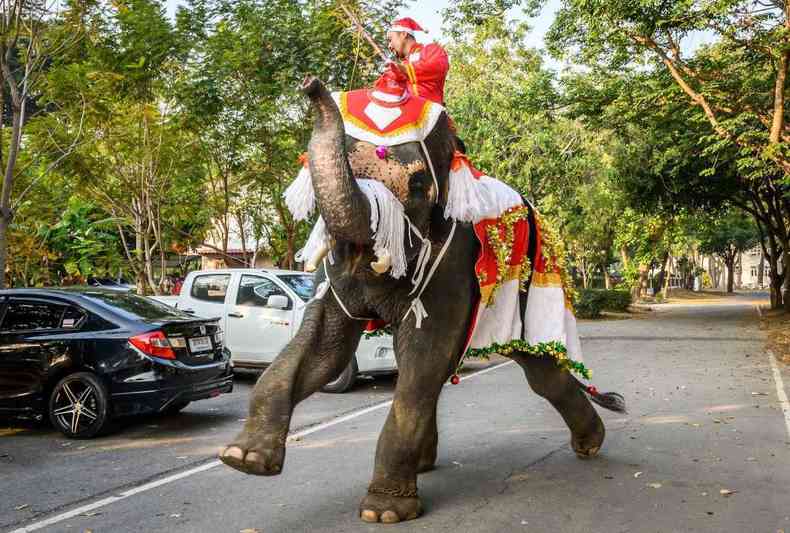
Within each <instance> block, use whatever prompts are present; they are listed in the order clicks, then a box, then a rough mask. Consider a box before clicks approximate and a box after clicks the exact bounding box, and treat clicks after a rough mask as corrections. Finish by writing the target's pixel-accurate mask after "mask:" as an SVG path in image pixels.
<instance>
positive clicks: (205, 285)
mask: <svg viewBox="0 0 790 533" xmlns="http://www.w3.org/2000/svg"><path fill="white" fill-rule="evenodd" d="M228 285H230V274H209V275H205V276H197V277H196V278H195V280H194V281H193V282H192V290H191V291H190V295H191V296H192V298H195V299H196V300H203V301H204V302H218V303H223V302H224V301H225V295H226V294H227V293H228Z"/></svg>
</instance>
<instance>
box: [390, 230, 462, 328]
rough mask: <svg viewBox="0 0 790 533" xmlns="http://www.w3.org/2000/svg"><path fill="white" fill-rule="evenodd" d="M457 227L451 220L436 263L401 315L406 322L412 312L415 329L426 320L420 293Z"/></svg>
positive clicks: (431, 276)
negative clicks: (451, 223)
mask: <svg viewBox="0 0 790 533" xmlns="http://www.w3.org/2000/svg"><path fill="white" fill-rule="evenodd" d="M457 225H458V223H457V222H456V221H455V220H453V226H452V228H450V235H448V236H447V240H446V241H444V244H443V245H442V249H441V250H439V255H437V256H436V261H434V262H433V265H431V269H430V270H429V271H428V275H427V276H425V279H424V280H423V283H422V287H421V288H420V292H418V293H417V296H416V297H415V298H414V299H413V300H412V301H411V305H410V306H409V309H408V310H407V311H406V314H405V315H403V320H406V318H407V317H408V316H409V313H412V312H413V313H414V318H415V319H416V326H417V329H420V328H422V321H423V319H425V318H428V312H427V311H426V310H425V305H423V303H422V300H421V299H420V298H421V297H422V293H423V292H425V289H426V288H427V287H428V284H429V283H430V282H431V278H433V275H434V274H435V273H436V269H437V268H439V263H441V262H442V258H443V257H444V254H445V253H447V250H448V249H449V248H450V243H451V242H452V240H453V236H454V235H455V227H456V226H457ZM412 292H414V291H412Z"/></svg>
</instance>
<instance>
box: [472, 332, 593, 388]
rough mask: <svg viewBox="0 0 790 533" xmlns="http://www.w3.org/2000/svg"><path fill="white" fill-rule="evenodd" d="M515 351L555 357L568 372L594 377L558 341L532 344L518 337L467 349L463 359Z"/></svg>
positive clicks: (484, 357) (559, 364)
mask: <svg viewBox="0 0 790 533" xmlns="http://www.w3.org/2000/svg"><path fill="white" fill-rule="evenodd" d="M513 352H521V353H522V354H525V355H531V356H533V357H553V358H554V360H555V362H556V363H557V366H558V367H560V368H563V369H565V370H567V371H568V372H576V373H577V374H579V375H580V376H582V377H583V378H584V379H590V378H591V377H592V371H590V370H589V369H588V368H587V367H586V366H584V363H582V362H580V361H574V360H573V359H570V358H569V357H568V350H567V349H566V348H565V346H564V345H563V344H562V343H561V342H558V341H550V342H539V343H538V344H530V343H528V342H527V341H525V340H521V339H516V340H512V341H510V342H506V343H505V344H497V343H494V344H492V345H490V346H487V347H485V348H474V349H469V350H467V351H466V354H464V357H463V358H462V360H463V359H465V358H467V357H481V358H483V359H488V358H489V356H490V355H491V354H492V353H498V354H499V355H504V356H505V357H507V356H508V355H510V354H511V353H513Z"/></svg>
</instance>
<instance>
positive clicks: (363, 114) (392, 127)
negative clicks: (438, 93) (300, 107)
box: [332, 89, 444, 146]
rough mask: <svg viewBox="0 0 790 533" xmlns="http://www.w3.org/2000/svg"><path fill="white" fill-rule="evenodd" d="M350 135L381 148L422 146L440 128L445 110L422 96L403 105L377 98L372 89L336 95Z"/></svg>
mask: <svg viewBox="0 0 790 533" xmlns="http://www.w3.org/2000/svg"><path fill="white" fill-rule="evenodd" d="M332 98H334V100H335V103H336V104H337V106H338V108H339V109H340V114H341V116H342V117H343V123H344V125H345V128H346V133H347V134H348V135H350V136H352V137H354V138H355V139H359V140H362V141H367V142H370V143H373V144H376V145H381V146H393V145H396V144H403V143H407V142H421V141H423V140H425V138H426V137H427V136H428V134H429V133H430V132H431V130H433V128H434V126H436V122H437V121H438V120H439V117H440V116H441V114H442V112H443V111H444V108H443V107H442V106H440V105H439V104H437V103H434V102H431V101H430V100H426V99H425V98H421V97H419V96H413V95H409V96H408V97H407V98H406V99H405V100H404V101H402V102H400V103H388V102H385V101H382V100H379V99H377V98H374V97H373V95H372V91H370V90H369V89H359V90H356V91H350V92H336V93H332Z"/></svg>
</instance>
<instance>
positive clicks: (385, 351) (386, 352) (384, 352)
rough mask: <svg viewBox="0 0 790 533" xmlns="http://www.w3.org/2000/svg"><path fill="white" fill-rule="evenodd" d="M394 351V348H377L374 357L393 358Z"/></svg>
mask: <svg viewBox="0 0 790 533" xmlns="http://www.w3.org/2000/svg"><path fill="white" fill-rule="evenodd" d="M394 355H395V354H394V353H393V352H392V348H379V349H378V350H376V353H375V354H373V358H374V359H392V358H393V357H394Z"/></svg>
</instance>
